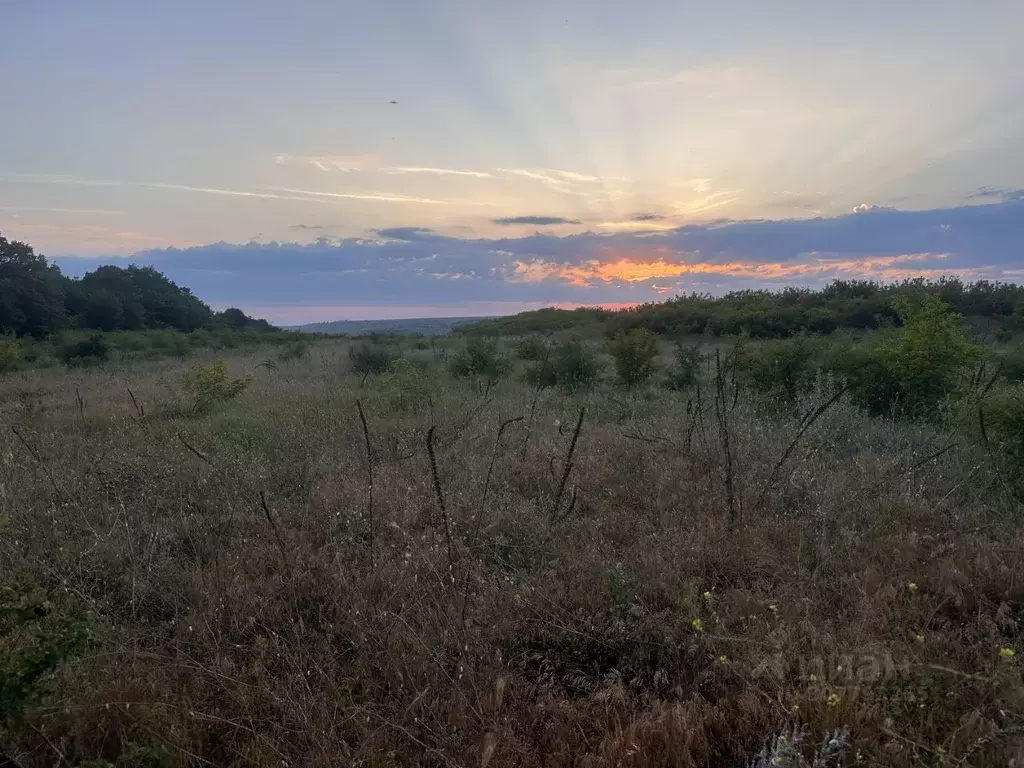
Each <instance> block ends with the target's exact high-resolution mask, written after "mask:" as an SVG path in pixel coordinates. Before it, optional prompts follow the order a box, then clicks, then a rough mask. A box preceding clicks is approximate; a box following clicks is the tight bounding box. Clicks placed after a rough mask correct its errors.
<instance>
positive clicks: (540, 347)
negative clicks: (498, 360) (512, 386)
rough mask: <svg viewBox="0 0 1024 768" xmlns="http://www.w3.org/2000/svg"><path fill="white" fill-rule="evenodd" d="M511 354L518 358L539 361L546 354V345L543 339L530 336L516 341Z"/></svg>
mask: <svg viewBox="0 0 1024 768" xmlns="http://www.w3.org/2000/svg"><path fill="white" fill-rule="evenodd" d="M513 354H515V356H516V357H517V358H518V359H520V360H531V361H534V362H539V361H541V360H543V359H544V358H545V357H546V356H547V354H548V345H547V344H545V343H544V340H543V339H541V338H538V337H536V336H530V337H527V338H525V339H520V340H519V341H518V342H516V347H515V350H514V352H513Z"/></svg>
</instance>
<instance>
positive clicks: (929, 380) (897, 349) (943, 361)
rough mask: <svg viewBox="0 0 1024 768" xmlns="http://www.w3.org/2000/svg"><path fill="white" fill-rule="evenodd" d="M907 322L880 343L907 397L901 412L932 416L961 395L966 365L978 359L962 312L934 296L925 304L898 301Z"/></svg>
mask: <svg viewBox="0 0 1024 768" xmlns="http://www.w3.org/2000/svg"><path fill="white" fill-rule="evenodd" d="M896 310H897V312H899V315H900V319H901V320H902V321H903V326H902V327H901V328H900V329H899V331H898V332H897V333H896V334H894V335H893V336H892V337H891V338H889V339H886V340H885V341H884V342H883V343H882V344H880V345H879V347H878V353H879V354H880V355H881V358H882V360H883V361H884V363H885V367H886V368H887V369H888V371H889V372H890V373H891V375H892V378H893V379H894V380H895V381H896V382H897V383H898V385H899V387H900V389H901V390H902V392H903V395H904V401H903V403H902V404H901V405H900V412H901V413H902V414H903V415H906V416H910V417H927V416H932V415H934V414H935V413H936V412H937V409H938V406H939V404H940V403H941V402H942V401H943V400H944V399H946V398H947V397H950V396H953V395H955V394H956V393H957V392H958V391H959V389H960V387H961V386H962V384H963V381H964V370H965V368H966V367H967V366H968V365H969V364H970V363H971V362H972V361H973V360H975V359H976V358H977V357H978V354H979V350H978V348H977V347H976V346H975V345H973V344H971V343H970V342H969V341H968V339H967V334H966V332H965V331H964V329H963V328H962V327H961V325H960V315H957V314H954V313H952V312H950V311H949V307H948V306H947V305H946V304H945V303H944V302H942V301H941V300H940V299H937V298H935V297H934V296H925V297H923V298H922V300H921V301H920V303H918V304H916V305H915V304H911V303H910V302H908V301H901V302H898V303H897V304H896Z"/></svg>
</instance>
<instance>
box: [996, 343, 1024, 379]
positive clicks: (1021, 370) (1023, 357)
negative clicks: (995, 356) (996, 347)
mask: <svg viewBox="0 0 1024 768" xmlns="http://www.w3.org/2000/svg"><path fill="white" fill-rule="evenodd" d="M998 365H1000V366H1001V370H1002V375H1003V378H1005V379H1006V380H1007V381H1009V382H1018V381H1024V347H1017V348H1016V349H1014V350H1011V351H1008V352H1005V353H1003V354H1002V355H1000V359H999V363H998Z"/></svg>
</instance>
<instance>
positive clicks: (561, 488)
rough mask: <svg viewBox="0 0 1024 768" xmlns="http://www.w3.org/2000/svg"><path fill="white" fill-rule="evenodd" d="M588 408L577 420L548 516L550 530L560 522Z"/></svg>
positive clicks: (583, 410)
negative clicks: (567, 484)
mask: <svg viewBox="0 0 1024 768" xmlns="http://www.w3.org/2000/svg"><path fill="white" fill-rule="evenodd" d="M586 412H587V409H586V407H583V408H580V417H579V418H578V419H577V420H576V429H574V430H573V433H572V440H571V441H570V442H569V450H568V452H567V453H566V454H565V463H564V464H563V465H562V479H561V481H559V483H558V492H557V493H556V494H555V501H554V503H553V504H552V505H551V512H550V514H549V516H548V528H551V527H553V526H554V525H555V523H556V522H557V521H558V510H559V508H560V507H561V506H562V496H564V495H565V485H566V483H568V482H569V473H570V472H572V468H573V463H572V455H573V453H575V452H576V441H577V440H579V439H580V430H582V429H583V416H584V415H585V414H586Z"/></svg>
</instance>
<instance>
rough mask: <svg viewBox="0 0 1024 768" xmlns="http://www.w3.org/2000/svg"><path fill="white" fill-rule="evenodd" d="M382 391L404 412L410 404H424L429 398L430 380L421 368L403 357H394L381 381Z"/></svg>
mask: <svg viewBox="0 0 1024 768" xmlns="http://www.w3.org/2000/svg"><path fill="white" fill-rule="evenodd" d="M383 383H384V389H385V391H387V392H388V393H389V394H390V395H391V402H392V405H394V406H395V407H397V408H400V409H401V410H406V409H407V408H408V407H409V406H410V405H411V404H413V403H416V402H419V401H422V402H426V401H427V399H428V398H429V397H430V380H429V379H428V377H427V376H426V375H425V374H424V372H423V369H422V367H420V366H417V365H416V363H414V362H412V361H411V360H407V359H406V358H404V357H396V358H395V359H394V360H393V361H392V362H391V367H390V368H389V369H388V372H387V374H386V375H385V376H384V379H383Z"/></svg>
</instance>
